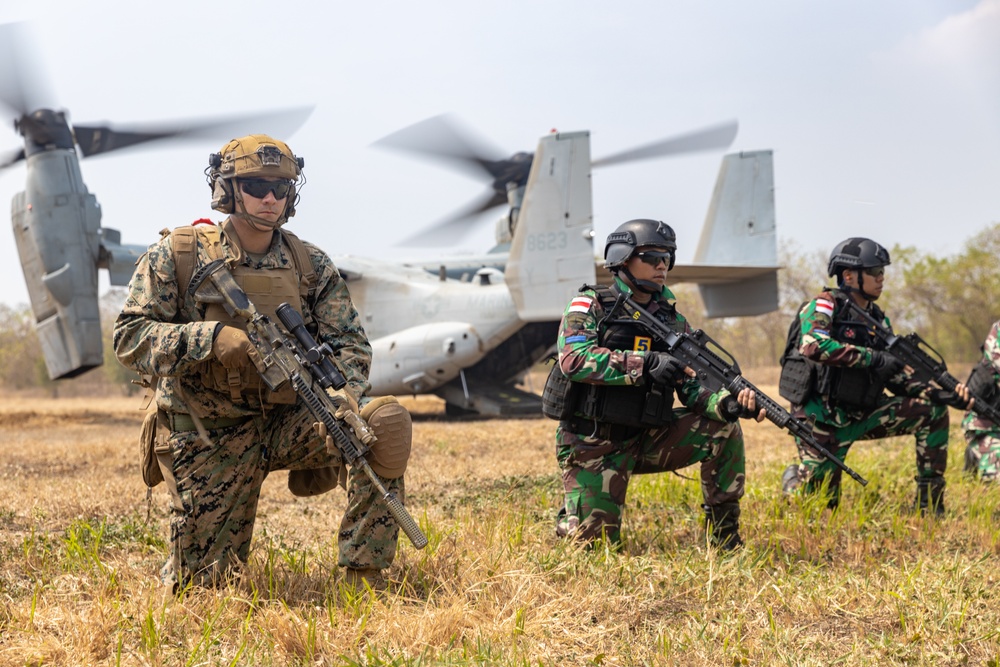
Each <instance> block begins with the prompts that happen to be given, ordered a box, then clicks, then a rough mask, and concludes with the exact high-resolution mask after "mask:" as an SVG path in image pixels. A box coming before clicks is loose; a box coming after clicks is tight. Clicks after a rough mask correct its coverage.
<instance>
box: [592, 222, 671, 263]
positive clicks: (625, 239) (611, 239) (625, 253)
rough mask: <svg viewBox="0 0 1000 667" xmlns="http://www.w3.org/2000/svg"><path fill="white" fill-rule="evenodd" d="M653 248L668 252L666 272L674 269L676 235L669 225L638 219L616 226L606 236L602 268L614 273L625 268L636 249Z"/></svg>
mask: <svg viewBox="0 0 1000 667" xmlns="http://www.w3.org/2000/svg"><path fill="white" fill-rule="evenodd" d="M645 246H655V247H657V248H666V249H667V250H669V251H670V261H669V262H667V270H668V271H669V270H670V269H672V268H674V253H675V252H676V251H677V235H676V234H674V230H673V229H671V228H670V225H668V224H666V223H664V222H660V221H659V220H647V219H645V218H639V219H637V220H629V221H628V222H623V223H622V224H620V225H618V229H616V230H615V231H613V232H611V233H610V234H608V240H607V241H606V242H605V244H604V266H605V267H607V268H608V269H609V270H611V271H614V270H615V269H620V268H622V267H623V266H625V262H627V261H628V260H629V258H630V257H631V256H632V253H633V252H635V249H636V248H642V247H645Z"/></svg>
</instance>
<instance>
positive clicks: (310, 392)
mask: <svg viewBox="0 0 1000 667" xmlns="http://www.w3.org/2000/svg"><path fill="white" fill-rule="evenodd" d="M189 291H190V293H191V294H192V295H194V296H195V298H196V299H197V300H198V301H202V302H207V303H221V304H222V305H223V307H225V309H226V312H228V313H229V314H230V315H232V316H235V317H240V318H241V319H243V320H245V321H246V323H247V337H248V338H249V339H250V342H251V343H253V346H254V347H255V348H256V349H257V353H258V354H259V355H260V362H259V363H257V362H255V363H256V365H257V370H258V372H259V373H260V375H261V378H263V380H264V382H265V384H267V386H268V388H270V389H272V390H277V389H279V388H280V387H282V386H284V384H285V383H286V382H287V383H289V384H290V386H291V387H292V388H293V389H294V390H295V393H296V394H297V395H298V397H299V398H300V399H301V400H302V402H303V403H304V404H305V405H306V407H307V408H308V409H309V412H310V413H312V415H313V417H314V418H315V419H316V421H317V422H321V423H323V424H324V425H325V426H326V429H327V433H329V434H330V435H331V437H332V438H333V440H334V442H335V443H336V445H337V449H339V450H340V454H341V457H342V458H343V459H344V462H345V463H346V464H347V465H348V466H351V467H360V468H361V470H362V472H364V473H365V475H367V476H368V479H369V480H371V483H372V484H373V485H374V487H375V489H376V490H377V491H378V492H379V493H380V494H381V495H382V499H383V501H384V502H385V503H386V505H387V506H388V508H389V512H390V513H391V514H392V517H393V519H395V521H396V524H397V525H398V526H399V527H400V529H401V530H402V531H403V533H405V534H406V536H407V537H408V538H409V539H410V542H412V543H413V546H415V547H416V548H417V549H422V548H424V547H425V546H427V537H426V536H425V535H424V534H423V532H422V531H421V530H420V527H419V526H418V525H417V523H416V521H414V520H413V517H412V516H410V514H409V512H407V511H406V508H405V507H404V506H403V504H402V503H401V502H400V501H399V499H398V498H396V496H394V495H393V494H392V493H391V492H390V491H389V490H388V489H386V488H385V484H384V483H383V482H382V480H381V479H380V478H379V476H378V475H377V474H376V473H375V471H374V470H372V468H371V466H370V465H369V464H368V461H367V460H366V459H365V458H364V455H365V454H366V453H368V447H367V445H366V444H365V443H366V442H371V441H374V439H375V436H374V434H372V433H371V432H369V431H368V430H367V425H365V423H364V420H362V419H361V418H360V417H358V416H357V415H353V413H351V414H352V415H353V416H354V417H355V419H353V420H350V421H349V424H350V426H349V427H348V428H344V427H343V426H342V425H341V423H340V420H338V419H337V418H336V417H335V416H334V415H335V414H336V412H337V405H336V404H335V403H334V402H333V399H331V398H330V396H329V395H328V394H327V393H326V389H327V388H329V387H333V388H334V389H340V388H341V387H343V386H344V385H345V384H346V383H347V381H346V379H345V378H344V376H343V374H342V373H341V372H340V370H339V369H338V368H337V367H336V365H335V364H334V363H333V361H332V359H331V356H332V354H333V352H332V350H331V349H330V347H329V346H328V345H327V344H326V343H323V344H322V345H320V344H318V343H317V342H316V340H315V339H314V338H313V336H312V334H310V333H309V332H308V330H306V328H305V326H303V322H302V316H301V315H299V313H298V312H297V311H296V310H295V309H294V308H292V307H291V306H288V305H287V304H282V305H280V306H278V309H277V314H278V317H279V319H281V320H282V324H284V325H285V326H286V327H287V328H288V329H289V330H290V331H293V332H294V336H290V335H288V334H286V333H284V332H283V331H282V330H281V329H279V328H278V326H277V325H276V324H275V323H274V322H272V321H271V320H270V319H269V318H268V317H267V316H266V315H262V314H261V313H259V312H257V309H256V308H255V307H254V305H253V303H251V302H250V299H249V298H248V297H247V295H246V293H245V292H244V291H243V290H242V289H241V288H240V286H239V285H238V284H236V281H235V280H234V279H233V276H232V274H231V273H230V272H229V270H228V269H227V268H226V264H225V261H224V260H221V259H220V260H215V261H213V262H211V263H209V264H207V265H205V266H204V267H202V268H201V269H200V270H199V271H198V272H197V273H196V274H195V275H194V276H193V277H192V279H191V285H190V288H189ZM317 385H318V387H319V388H318V389H317V388H316V387H317Z"/></svg>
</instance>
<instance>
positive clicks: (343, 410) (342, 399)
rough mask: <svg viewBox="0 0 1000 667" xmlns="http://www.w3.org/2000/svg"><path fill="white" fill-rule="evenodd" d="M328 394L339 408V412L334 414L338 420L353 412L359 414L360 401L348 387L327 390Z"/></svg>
mask: <svg viewBox="0 0 1000 667" xmlns="http://www.w3.org/2000/svg"><path fill="white" fill-rule="evenodd" d="M326 393H327V395H328V396H329V397H330V398H332V399H333V402H334V404H335V405H336V406H337V411H336V412H335V413H333V416H334V417H336V418H337V419H343V418H344V417H346V416H347V415H348V413H351V412H353V413H354V414H358V400H357V399H356V398H354V395H353V394H352V393H351V392H350V391H348V389H347V385H344V386H343V387H341V388H340V389H327V390H326Z"/></svg>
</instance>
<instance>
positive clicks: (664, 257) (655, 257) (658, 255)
mask: <svg viewBox="0 0 1000 667" xmlns="http://www.w3.org/2000/svg"><path fill="white" fill-rule="evenodd" d="M635 256H636V257H638V258H639V260H640V261H641V262H643V263H644V264H649V265H650V266H653V267H655V266H656V265H658V264H659V263H660V262H663V263H664V264H666V265H667V266H670V259H671V258H672V257H673V256H674V254H673V253H672V252H669V251H667V252H661V251H659V250H643V251H642V252H637V253H635Z"/></svg>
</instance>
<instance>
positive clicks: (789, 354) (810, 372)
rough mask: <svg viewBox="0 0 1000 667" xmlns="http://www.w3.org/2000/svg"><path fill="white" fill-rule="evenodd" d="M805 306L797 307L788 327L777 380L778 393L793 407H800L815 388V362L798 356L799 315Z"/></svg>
mask: <svg viewBox="0 0 1000 667" xmlns="http://www.w3.org/2000/svg"><path fill="white" fill-rule="evenodd" d="M805 305H806V304H802V305H801V306H799V312H798V313H796V314H795V317H794V318H792V322H791V324H789V325H788V336H787V337H786V338H785V352H784V354H782V355H781V375H780V376H779V378H778V393H779V394H780V395H781V396H782V398H785V399H787V400H788V402H789V403H791V404H793V405H802V404H803V403H805V402H806V399H807V398H809V395H810V394H812V392H813V391H814V389H815V386H816V366H817V365H818V364H816V362H814V361H810V360H809V359H806V358H805V357H803V356H802V355H801V354H799V344H800V343H801V341H802V322H801V320H800V319H799V314H800V313H801V312H802V308H804V307H805Z"/></svg>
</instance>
